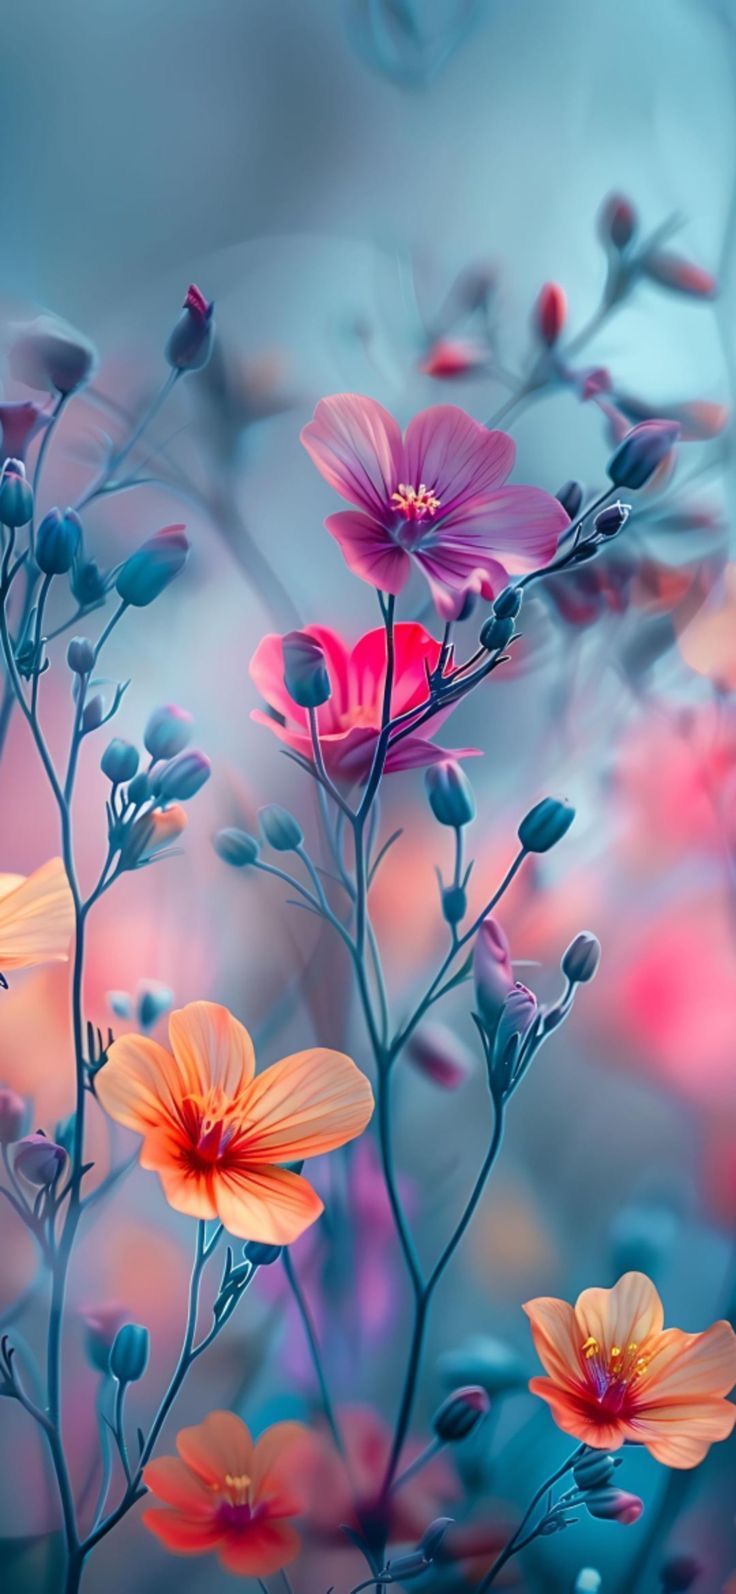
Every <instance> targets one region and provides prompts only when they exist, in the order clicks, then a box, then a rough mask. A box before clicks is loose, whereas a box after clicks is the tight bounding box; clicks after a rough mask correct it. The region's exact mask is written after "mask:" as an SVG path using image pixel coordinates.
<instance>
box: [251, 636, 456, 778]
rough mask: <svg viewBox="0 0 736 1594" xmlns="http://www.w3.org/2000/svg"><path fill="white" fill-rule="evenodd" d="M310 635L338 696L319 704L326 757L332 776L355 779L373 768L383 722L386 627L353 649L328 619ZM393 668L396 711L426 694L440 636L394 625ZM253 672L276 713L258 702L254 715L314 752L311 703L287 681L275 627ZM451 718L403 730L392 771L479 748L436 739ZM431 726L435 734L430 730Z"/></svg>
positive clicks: (416, 704) (306, 752) (391, 758)
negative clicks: (417, 730) (303, 703)
mask: <svg viewBox="0 0 736 1594" xmlns="http://www.w3.org/2000/svg"><path fill="white" fill-rule="evenodd" d="M304 629H305V632H306V634H307V636H310V637H314V639H315V641H317V642H318V643H319V644H320V646H321V648H322V649H323V651H324V655H325V665H326V667H327V672H328V675H329V679H330V685H331V688H332V695H331V697H330V699H329V702H327V703H323V704H322V706H321V708H319V709H318V710H317V724H318V726H319V732H320V741H321V744H322V752H323V755H324V760H325V764H326V766H327V769H328V770H329V773H330V774H331V775H332V777H333V779H335V780H340V781H345V782H348V783H352V782H353V781H356V780H362V779H364V778H365V776H366V775H367V773H368V771H369V769H370V767H371V760H372V758H373V749H374V747H375V745H376V737H377V736H378V731H379V728H380V725H381V711H382V706H383V685H384V680H385V677H386V633H385V631H384V630H383V628H381V629H380V630H378V631H368V632H367V634H366V635H365V636H363V637H361V639H360V641H359V642H357V643H356V645H355V647H354V648H352V649H351V648H349V647H348V644H347V643H346V642H344V641H343V639H342V637H340V636H338V635H337V632H335V631H330V630H329V629H328V628H327V627H326V626H320V625H308V626H306V627H305V628H304ZM394 647H395V656H396V657H395V672H394V687H393V692H392V694H391V713H392V715H393V716H397V715H399V714H404V713H407V712H408V711H409V710H410V709H412V708H416V709H419V708H420V706H421V705H422V704H423V703H425V702H426V700H427V670H434V669H436V668H437V665H438V663H439V658H440V652H441V647H440V643H439V642H437V641H435V639H434V637H431V636H430V635H429V632H428V631H425V629H424V626H422V625H417V624H415V623H413V622H403V621H402V622H401V623H400V624H399V625H396V626H395V627H394ZM250 673H251V677H252V679H253V680H254V681H255V684H256V686H257V687H258V690H259V692H260V693H261V695H262V697H264V698H265V701H266V703H267V704H268V706H269V709H270V711H271V712H270V713H263V711H262V710H261V709H254V710H253V712H252V714H251V719H254V720H257V722H258V723H259V724H260V725H267V726H268V727H269V730H272V731H273V732H274V735H276V736H278V737H279V739H280V740H281V741H282V742H286V745H287V747H292V748H293V749H294V751H295V752H298V753H301V754H302V755H303V756H304V757H305V758H309V759H311V756H312V741H311V737H310V732H309V718H308V715H307V711H306V709H303V708H299V707H298V705H297V704H296V703H295V702H294V700H293V698H292V697H291V696H290V695H289V692H288V691H287V689H286V686H285V684H284V648H283V638H282V637H280V636H276V635H273V634H271V635H270V636H265V637H264V638H263V641H262V642H259V644H258V647H257V648H256V651H255V653H254V654H253V657H252V659H251V661H250ZM445 717H446V711H444V712H441V713H439V714H436V715H434V716H433V717H432V719H431V720H430V721H428V722H427V723H426V724H425V725H423V726H422V732H421V734H417V735H410V736H404V737H403V738H402V740H401V741H400V742H397V744H396V747H395V748H394V749H393V750H390V751H389V755H388V758H387V760H386V773H387V774H391V773H392V772H394V771H396V770H401V769H416V768H420V767H423V766H424V765H425V764H434V763H436V762H437V761H438V760H440V759H443V758H448V757H450V756H452V757H453V758H462V757H464V756H467V755H468V754H469V753H472V752H474V751H475V749H473V748H455V749H453V750H452V754H451V755H450V753H448V751H447V749H445V748H442V747H436V746H435V744H434V742H432V741H430V739H429V735H431V733H432V731H433V729H436V728H437V726H438V725H439V724H440V723H441V721H442V720H443V719H444V718H445ZM427 733H429V735H428V734H427Z"/></svg>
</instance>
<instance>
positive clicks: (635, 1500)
mask: <svg viewBox="0 0 736 1594" xmlns="http://www.w3.org/2000/svg"><path fill="white" fill-rule="evenodd" d="M584 1504H585V1507H586V1509H587V1510H588V1511H589V1513H590V1515H591V1516H592V1517H596V1518H597V1519H598V1520H599V1521H600V1522H620V1523H622V1525H623V1526H624V1527H629V1526H630V1525H631V1523H632V1522H638V1521H639V1517H640V1516H641V1514H642V1511H643V1510H644V1502H643V1500H640V1499H639V1496H638V1495H636V1494H628V1493H627V1492H626V1490H625V1489H594V1490H593V1491H592V1493H591V1494H586V1496H585V1501H584Z"/></svg>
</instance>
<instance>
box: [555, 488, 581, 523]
mask: <svg viewBox="0 0 736 1594" xmlns="http://www.w3.org/2000/svg"><path fill="white" fill-rule="evenodd" d="M555 497H556V499H557V502H558V504H562V507H563V509H564V511H565V514H566V515H569V516H570V519H571V520H577V518H578V515H579V514H580V511H581V509H582V507H583V489H582V487H581V486H580V482H574V481H569V482H565V484H564V486H563V487H561V488H560V490H559V492H558V493H555Z"/></svg>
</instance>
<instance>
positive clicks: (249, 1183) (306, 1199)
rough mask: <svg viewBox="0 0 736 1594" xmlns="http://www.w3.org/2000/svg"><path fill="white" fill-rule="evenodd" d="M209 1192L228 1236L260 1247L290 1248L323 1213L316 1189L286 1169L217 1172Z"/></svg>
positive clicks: (267, 1168)
mask: <svg viewBox="0 0 736 1594" xmlns="http://www.w3.org/2000/svg"><path fill="white" fill-rule="evenodd" d="M213 1189H214V1194H215V1199H216V1202H217V1216H218V1217H219V1219H220V1222H221V1223H223V1224H224V1226H225V1228H226V1229H227V1231H228V1234H234V1235H236V1236H237V1238H238V1239H240V1240H257V1241H258V1242H259V1244H261V1245H291V1244H292V1241H294V1240H297V1239H298V1238H299V1235H300V1234H303V1233H304V1230H305V1229H308V1228H309V1227H310V1224H312V1223H315V1222H316V1220H317V1218H319V1217H320V1216H321V1214H322V1213H323V1211H324V1205H323V1203H322V1202H321V1201H320V1198H319V1196H318V1195H317V1192H316V1190H313V1189H312V1186H311V1184H309V1183H308V1182H307V1180H306V1179H302V1177H301V1175H300V1174H298V1173H292V1172H291V1170H290V1169H289V1168H272V1167H269V1166H263V1167H257V1168H251V1167H248V1166H247V1165H245V1166H243V1167H242V1168H228V1169H227V1170H226V1171H224V1172H223V1171H222V1170H220V1171H219V1172H218V1176H217V1179H216V1181H215V1184H214V1186H213Z"/></svg>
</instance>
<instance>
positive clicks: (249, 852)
mask: <svg viewBox="0 0 736 1594" xmlns="http://www.w3.org/2000/svg"><path fill="white" fill-rule="evenodd" d="M213 846H214V849H215V852H216V853H217V856H218V858H222V861H223V863H229V864H230V866H231V868H232V869H247V868H248V866H249V865H250V864H252V863H255V861H256V858H257V857H258V854H259V852H260V850H261V849H260V846H259V844H258V842H257V841H256V838H255V836H249V835H248V832H247V830H236V829H235V827H234V826H231V827H229V828H228V829H226V830H218V832H217V835H216V836H215V839H214V842H213Z"/></svg>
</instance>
